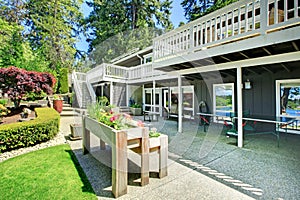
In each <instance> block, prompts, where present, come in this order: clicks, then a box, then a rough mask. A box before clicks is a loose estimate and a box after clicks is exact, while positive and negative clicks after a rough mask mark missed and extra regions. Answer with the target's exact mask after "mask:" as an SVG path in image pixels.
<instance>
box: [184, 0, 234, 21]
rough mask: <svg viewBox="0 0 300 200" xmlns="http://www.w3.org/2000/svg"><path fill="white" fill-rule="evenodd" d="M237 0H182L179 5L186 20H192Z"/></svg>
mask: <svg viewBox="0 0 300 200" xmlns="http://www.w3.org/2000/svg"><path fill="white" fill-rule="evenodd" d="M236 1H238V0H183V1H182V2H181V5H182V7H183V9H184V12H185V17H186V19H187V20H188V21H193V20H195V19H197V18H199V17H202V16H203V15H206V14H208V13H211V12H213V11H215V10H217V9H220V8H222V7H224V6H227V5H228V4H231V3H233V2H236Z"/></svg>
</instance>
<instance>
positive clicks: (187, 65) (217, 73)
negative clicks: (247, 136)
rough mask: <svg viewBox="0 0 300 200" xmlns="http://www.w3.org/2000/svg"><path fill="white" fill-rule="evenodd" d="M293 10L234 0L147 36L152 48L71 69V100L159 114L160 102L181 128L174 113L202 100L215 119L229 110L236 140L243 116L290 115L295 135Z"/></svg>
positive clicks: (194, 109)
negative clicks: (99, 99) (104, 101)
mask: <svg viewBox="0 0 300 200" xmlns="http://www.w3.org/2000/svg"><path fill="white" fill-rule="evenodd" d="M299 11H300V7H299V2H298V1H287V0H241V1H238V2H236V3H234V4H231V5H229V6H227V7H224V8H222V9H220V10H217V11H215V12H213V13H210V14H209V15H206V16H204V17H202V18H199V19H197V20H195V21H192V22H190V23H188V24H186V25H184V26H181V27H179V28H177V29H175V30H172V31H170V32H168V33H166V34H163V35H161V36H159V37H156V38H154V40H153V46H152V47H148V48H146V49H143V50H141V51H138V52H135V53H133V54H131V55H127V56H125V57H123V58H119V59H115V60H114V61H113V62H112V64H102V65H100V66H98V67H96V68H94V69H92V70H91V71H89V72H88V73H86V74H81V73H76V72H74V73H73V85H74V89H75V92H76V97H77V100H78V102H79V105H80V106H81V107H84V106H85V104H86V101H95V98H96V96H97V95H98V96H103V95H105V96H108V97H109V99H110V102H111V103H112V104H116V105H118V106H128V104H129V99H130V98H133V99H134V100H135V101H136V102H138V103H142V104H143V106H144V109H146V108H147V109H148V110H150V111H152V112H155V113H159V114H160V115H163V112H164V109H165V108H168V111H169V112H170V114H173V115H174V116H176V117H178V131H179V132H181V131H182V119H183V118H184V117H188V118H197V117H199V112H201V110H199V103H200V102H205V103H206V104H207V109H206V112H207V113H210V114H211V116H213V119H214V120H215V121H216V122H217V119H218V117H220V116H221V117H222V116H223V118H230V117H232V116H230V113H236V115H235V119H236V122H237V135H238V146H240V147H242V146H243V122H244V121H245V118H247V117H248V118H249V117H250V116H251V117H252V119H254V118H255V119H257V120H260V119H261V120H265V117H268V118H269V119H270V117H271V118H272V120H269V121H270V122H269V124H273V125H281V123H280V122H283V123H284V122H285V121H287V119H294V120H293V123H292V124H289V125H288V126H287V125H286V126H285V127H284V128H285V130H287V131H289V132H292V133H296V134H297V133H298V134H299V133H300V52H299V48H300V34H299V33H300V26H299V25H300V18H299V16H300V13H299ZM245 111H247V116H246V115H245ZM197 113H198V114H197ZM243 113H244V115H243ZM254 116H255V117H254ZM277 122H278V123H277ZM281 128H283V126H281Z"/></svg>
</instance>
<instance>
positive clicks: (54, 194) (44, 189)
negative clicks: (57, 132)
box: [0, 144, 97, 200]
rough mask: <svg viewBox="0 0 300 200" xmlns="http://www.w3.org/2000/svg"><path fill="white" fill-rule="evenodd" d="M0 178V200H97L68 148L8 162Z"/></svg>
mask: <svg viewBox="0 0 300 200" xmlns="http://www.w3.org/2000/svg"><path fill="white" fill-rule="evenodd" d="M0 177H1V178H0V194H1V199H6V200H8V199H13V200H15V199H26V200H28V199H55V200H56V199H72V200H73V199H97V198H96V195H95V193H94V191H93V189H92V187H91V185H90V183H89V182H88V180H87V178H86V176H85V174H84V172H83V170H82V168H81V167H80V165H79V163H78V161H77V160H76V157H75V155H74V154H73V152H72V151H71V149H70V146H69V145H67V144H65V145H59V146H54V147H49V148H46V149H43V150H38V151H35V152H31V153H28V154H24V155H21V156H18V157H15V158H11V159H9V160H6V161H4V162H2V163H0Z"/></svg>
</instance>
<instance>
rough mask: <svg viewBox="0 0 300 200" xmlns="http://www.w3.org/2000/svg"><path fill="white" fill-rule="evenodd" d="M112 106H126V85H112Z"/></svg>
mask: <svg viewBox="0 0 300 200" xmlns="http://www.w3.org/2000/svg"><path fill="white" fill-rule="evenodd" d="M113 104H114V105H116V106H126V84H124V83H114V85H113Z"/></svg>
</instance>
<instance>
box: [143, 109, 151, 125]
mask: <svg viewBox="0 0 300 200" xmlns="http://www.w3.org/2000/svg"><path fill="white" fill-rule="evenodd" d="M143 116H144V121H149V122H150V121H151V116H150V107H149V106H145V110H143Z"/></svg>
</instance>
